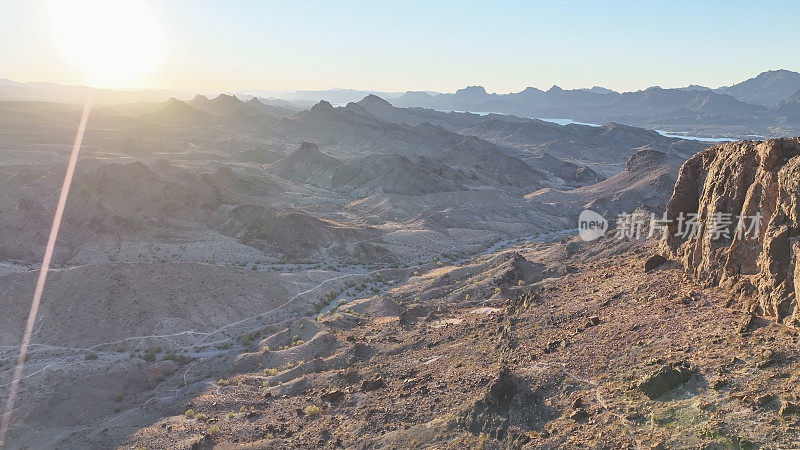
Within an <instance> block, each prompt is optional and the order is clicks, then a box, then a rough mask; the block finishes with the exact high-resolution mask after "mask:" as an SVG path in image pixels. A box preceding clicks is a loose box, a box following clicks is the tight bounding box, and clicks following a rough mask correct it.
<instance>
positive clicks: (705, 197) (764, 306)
mask: <svg viewBox="0 0 800 450" xmlns="http://www.w3.org/2000/svg"><path fill="white" fill-rule="evenodd" d="M694 214H696V215H697V216H696V217H697V220H698V222H700V223H702V231H701V232H700V233H698V235H697V236H691V235H690V234H689V233H684V234H682V235H681V234H680V233H681V232H682V231H683V232H686V231H687V230H688V229H689V227H688V226H686V225H687V222H686V219H688V218H690V217H691V216H692V215H694ZM759 215H760V218H759ZM667 217H668V219H670V220H671V222H670V224H669V233H668V236H667V237H666V239H665V242H664V247H665V250H666V251H667V252H668V253H670V254H671V256H672V257H675V258H678V259H679V260H680V261H681V262H682V263H683V265H684V267H685V268H686V270H687V271H688V272H690V273H692V274H693V275H694V276H695V277H696V278H697V279H698V280H700V281H702V282H704V283H707V284H720V285H723V286H729V287H731V288H733V289H734V293H735V296H736V298H735V299H734V300H736V301H740V302H741V304H742V306H743V307H745V308H747V309H748V310H750V311H751V312H753V313H755V314H759V315H764V316H768V317H771V318H773V319H775V320H777V321H780V322H783V323H787V324H793V325H798V324H800V308H798V307H797V306H798V305H797V302H798V299H800V261H798V258H797V255H798V254H800V138H785V139H777V140H769V141H764V142H753V141H742V142H732V143H726V144H722V145H717V146H714V147H711V148H708V149H706V150H704V151H702V152H700V153H698V154H697V155H695V156H694V157H692V158H691V159H689V160H688V161H687V162H686V163H685V164H684V165H683V167H682V168H681V171H680V174H679V176H678V180H677V182H676V184H675V190H674V193H673V195H672V198H671V199H670V200H669V202H668V204H667ZM681 217H683V218H684V222H683V225H684V226H681V221H680V218H681ZM740 218H741V219H740ZM676 233H678V235H676Z"/></svg>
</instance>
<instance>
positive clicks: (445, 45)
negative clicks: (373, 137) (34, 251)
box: [0, 0, 800, 92]
mask: <svg viewBox="0 0 800 450" xmlns="http://www.w3.org/2000/svg"><path fill="white" fill-rule="evenodd" d="M54 1H57V0H25V1H8V2H2V3H0V18H2V19H1V20H0V22H1V23H2V26H0V77H2V78H9V79H12V80H15V81H52V82H58V83H65V84H92V85H97V86H101V87H118V88H125V87H153V88H166V89H178V90H191V91H212V90H220V91H225V90H239V89H276V90H299V89H328V88H331V87H334V86H335V87H343V88H355V89H374V90H383V91H405V90H434V91H441V92H452V91H454V90H456V89H458V88H461V87H464V86H466V85H483V86H485V87H486V88H487V90H489V91H490V92H509V91H519V90H521V89H523V88H525V87H526V86H535V87H539V88H548V87H549V86H551V85H553V84H558V85H559V86H561V87H564V88H578V87H591V86H593V85H596V84H597V85H602V86H606V87H609V88H612V89H616V90H636V89H642V88H646V87H648V86H652V85H660V86H663V87H677V86H683V85H686V84H689V83H696V84H703V85H709V86H711V87H717V86H720V85H726V84H731V83H735V82H739V81H741V80H744V79H746V78H749V77H751V76H754V75H756V74H758V73H759V72H762V71H764V70H768V69H778V68H785V69H789V70H795V71H800V54H799V53H798V49H800V31H798V25H797V20H798V18H799V17H800V2H793V1H789V2H786V1H760V2H753V1H737V0H734V1H730V0H728V1H713V0H710V1H663V2H655V1H599V0H594V1H580V0H564V1H528V2H523V1H453V2H435V1H417V0H410V1H409V0H406V1H402V2H401V1H398V2H393V3H389V2H385V1H332V0H327V1H326V0H303V1H289V0H286V1H246V0H225V1H222V0H220V1H210V0H192V1H190V0H170V1H155V0H128V1H135V2H142V3H144V4H145V5H146V7H147V8H148V9H149V11H150V13H151V15H152V17H153V18H154V20H156V21H157V23H158V26H159V27H160V31H161V33H162V34H160V35H159V39H160V40H163V49H161V50H163V57H162V58H159V60H158V61H157V63H154V64H153V67H151V68H150V70H149V71H148V72H147V73H146V74H145V75H142V76H141V77H139V78H138V79H136V80H126V81H125V82H121V81H115V80H114V79H111V78H108V79H92V77H91V76H89V75H87V73H86V71H85V70H83V69H78V68H76V66H75V64H73V63H74V62H75V58H74V55H73V57H69V56H65V54H64V53H65V52H64V49H63V48H59V46H60V45H61V44H63V41H65V40H67V41H69V40H68V39H66V38H65V37H64V34H63V31H62V34H61V35H58V34H57V35H56V36H55V37H54V33H53V30H52V28H53V21H52V17H51V16H52V14H51V13H52V9H53V7H54V6H53V5H54V3H53V2H54ZM64 1H69V0H64ZM108 1H114V0H108ZM77 26H80V25H77ZM132 26H133V27H134V28H136V27H137V26H138V24H133V25H132ZM84 31H85V32H88V33H90V34H91V33H94V29H93V28H91V27H89V28H87V29H85V30H84ZM93 38H94V37H93ZM103 38H104V37H103V36H96V39H99V40H100V41H98V42H101V43H102V42H103ZM129 38H130V37H129ZM121 53H125V52H121ZM112 63H113V60H112ZM123 84H124V85H123Z"/></svg>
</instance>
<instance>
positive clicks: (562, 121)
mask: <svg viewBox="0 0 800 450" xmlns="http://www.w3.org/2000/svg"><path fill="white" fill-rule="evenodd" d="M445 112H455V113H465V112H469V113H471V114H477V115H479V116H486V115H489V114H502V113H495V112H486V111H445ZM531 118H533V119H539V120H543V121H545V122H550V123H554V124H556V125H561V126H564V125H584V126H587V127H601V126H602V125H600V124H598V123H588V122H578V121H577V120H572V119H554V118H547V117H529V119H531ZM653 131H655V132H656V133H658V134H660V135H662V136H664V137H670V138H678V139H687V140H690V141H704V142H731V141H738V140H739V139H737V138H730V137H723V138H712V137H701V136H691V135H688V134H682V133H679V132H674V133H668V132H666V131H661V130H653ZM747 137H751V138H754V139H764V137H763V136H758V135H748V136H747Z"/></svg>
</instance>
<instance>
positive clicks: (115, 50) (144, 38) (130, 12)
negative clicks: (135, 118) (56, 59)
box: [49, 0, 166, 87]
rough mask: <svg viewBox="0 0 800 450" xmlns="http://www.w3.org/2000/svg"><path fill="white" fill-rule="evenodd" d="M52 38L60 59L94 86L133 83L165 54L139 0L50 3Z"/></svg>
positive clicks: (158, 32) (159, 31) (157, 28)
mask: <svg viewBox="0 0 800 450" xmlns="http://www.w3.org/2000/svg"><path fill="white" fill-rule="evenodd" d="M49 10H50V15H51V22H52V31H53V39H54V41H55V45H56V47H57V48H58V50H59V53H60V54H61V55H62V57H63V58H64V59H65V60H67V61H68V62H69V63H70V64H72V65H74V66H75V67H76V68H77V69H78V70H80V71H82V72H83V73H84V76H85V77H86V82H87V83H89V84H90V85H93V86H97V87H136V86H141V84H142V83H143V82H144V81H146V78H147V76H148V75H149V74H151V73H152V71H153V70H154V69H155V68H156V67H157V66H158V64H159V63H160V62H161V60H162V59H163V58H164V56H165V53H166V42H165V34H164V31H163V29H162V27H161V25H160V24H159V22H158V20H156V18H155V17H154V16H153V14H152V13H151V12H150V10H149V8H148V7H147V5H146V4H144V3H143V2H142V1H139V0H63V1H53V2H51V3H50V8H49Z"/></svg>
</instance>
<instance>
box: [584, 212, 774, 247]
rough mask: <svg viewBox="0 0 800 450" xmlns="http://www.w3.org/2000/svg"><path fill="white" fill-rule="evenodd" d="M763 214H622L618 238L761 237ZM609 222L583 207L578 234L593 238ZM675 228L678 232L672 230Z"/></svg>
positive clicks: (694, 238) (604, 232)
mask: <svg viewBox="0 0 800 450" xmlns="http://www.w3.org/2000/svg"><path fill="white" fill-rule="evenodd" d="M761 220H762V215H761V213H760V212H756V213H755V214H753V215H746V214H736V215H734V214H732V213H726V212H716V213H713V214H711V215H710V216H708V217H705V218H704V217H701V216H700V215H698V214H697V213H683V212H681V213H679V214H678V216H677V217H675V218H670V217H667V213H664V214H662V215H661V216H657V215H656V214H652V213H651V214H650V215H649V217H648V215H647V214H645V213H640V212H637V213H620V214H618V215H617V219H616V222H615V224H616V227H615V228H614V237H615V238H616V239H645V238H646V239H652V238H655V239H666V238H667V237H668V236H670V235H673V236H677V237H680V238H681V239H683V240H699V239H703V238H705V239H709V240H713V241H715V240H718V239H732V238H735V239H737V240H743V239H758V237H759V232H760V230H761ZM608 229H609V223H608V221H607V220H606V219H605V218H604V217H603V216H602V215H600V214H598V213H596V212H594V211H592V210H588V209H586V210H583V211H582V212H581V214H580V216H579V217H578V234H579V235H580V237H581V239H583V240H584V241H593V240H595V239H597V238H599V237H601V236H604V235H605V234H606V231H608ZM671 229H674V230H675V231H674V232H672V231H670V230H671Z"/></svg>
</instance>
